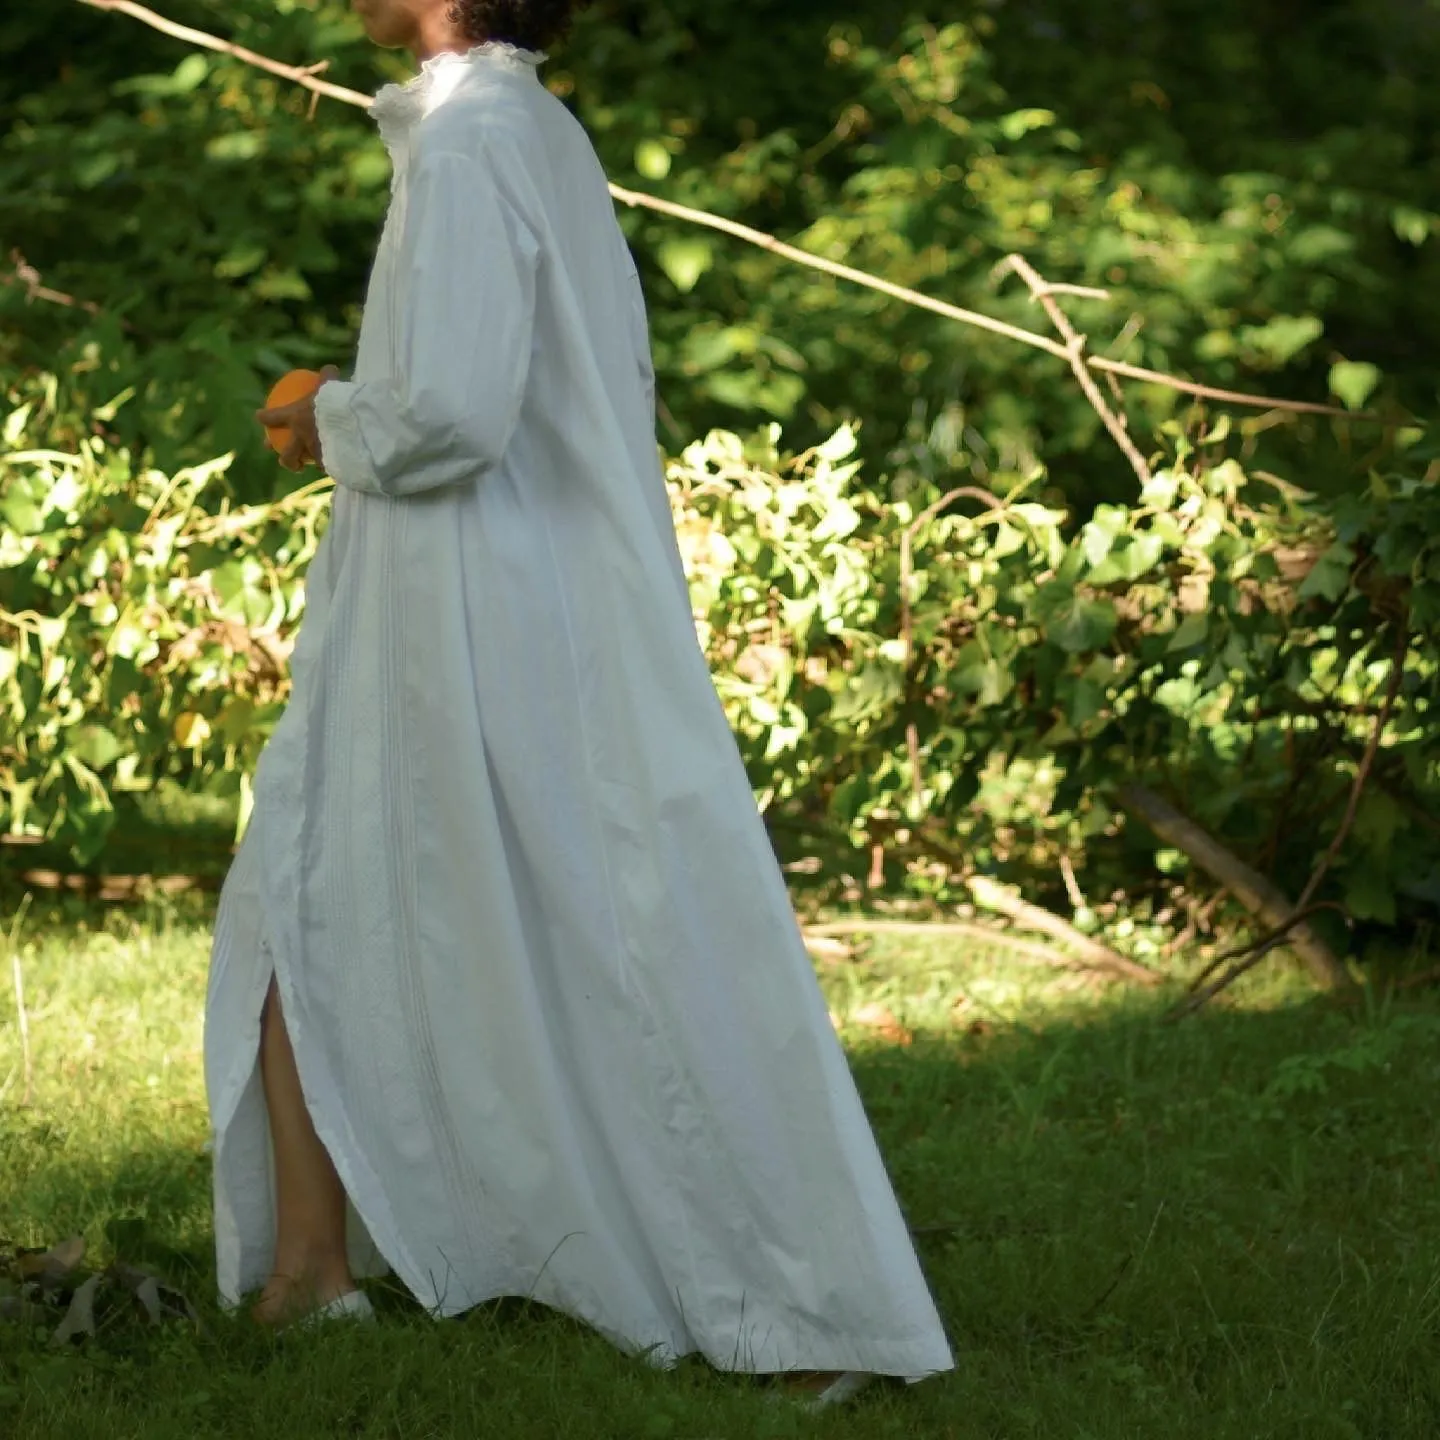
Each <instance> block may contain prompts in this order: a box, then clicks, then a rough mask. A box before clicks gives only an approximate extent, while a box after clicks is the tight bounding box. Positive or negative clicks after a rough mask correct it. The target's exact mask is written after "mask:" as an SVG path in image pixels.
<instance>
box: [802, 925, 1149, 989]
mask: <svg viewBox="0 0 1440 1440" xmlns="http://www.w3.org/2000/svg"><path fill="white" fill-rule="evenodd" d="M803 933H804V934H806V935H814V936H817V937H822V938H824V937H829V936H842V935H944V936H951V937H955V938H958V939H964V940H979V941H982V942H984V943H986V944H989V945H998V946H1000V947H1001V948H1002V949H1004V950H1008V951H1010V952H1011V953H1012V954H1015V955H1017V956H1020V957H1022V958H1023V959H1026V960H1034V961H1036V962H1037V963H1038V964H1041V965H1052V966H1055V967H1056V968H1058V969H1062V970H1093V969H1097V968H1098V969H1104V970H1105V972H1106V973H1107V974H1110V975H1111V976H1112V978H1113V976H1114V972H1113V971H1112V970H1109V969H1108V968H1107V967H1097V966H1095V965H1093V964H1092V963H1091V962H1090V961H1089V960H1087V959H1084V958H1082V957H1080V956H1076V955H1067V954H1065V953H1063V952H1062V951H1059V950H1053V949H1051V947H1050V946H1048V945H1041V944H1040V943H1039V942H1038V941H1035V940H1022V939H1020V938H1019V937H1018V936H1014V935H1006V934H1005V933H1003V932H1002V931H999V930H992V929H989V928H988V927H986V926H984V925H975V924H971V923H970V922H969V921H965V920H866V919H855V920H831V921H826V922H825V923H823V924H818V925H806V926H805V927H804V932H803ZM1145 973H1146V974H1147V975H1150V972H1149V971H1148V970H1147V971H1146V972H1145ZM1151 978H1152V979H1153V978H1154V977H1153V976H1152V977H1151Z"/></svg>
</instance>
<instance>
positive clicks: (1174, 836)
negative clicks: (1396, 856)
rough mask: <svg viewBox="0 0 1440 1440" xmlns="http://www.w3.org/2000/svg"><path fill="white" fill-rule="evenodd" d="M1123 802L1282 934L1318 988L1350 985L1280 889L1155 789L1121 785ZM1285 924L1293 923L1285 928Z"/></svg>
mask: <svg viewBox="0 0 1440 1440" xmlns="http://www.w3.org/2000/svg"><path fill="white" fill-rule="evenodd" d="M1119 800H1120V803H1121V805H1123V806H1124V807H1125V809H1126V810H1128V811H1129V812H1130V813H1131V814H1132V815H1135V816H1137V817H1138V818H1139V819H1141V820H1143V821H1144V822H1145V823H1146V824H1147V825H1148V826H1149V827H1150V828H1151V829H1152V830H1153V831H1154V832H1155V834H1156V835H1158V836H1159V837H1160V839H1161V840H1163V841H1164V842H1165V843H1166V844H1167V845H1173V846H1174V847H1175V849H1177V850H1181V851H1183V852H1184V853H1185V854H1186V855H1187V856H1188V857H1189V858H1190V859H1191V861H1193V862H1194V863H1195V864H1196V865H1198V866H1199V867H1200V869H1202V870H1203V871H1205V873H1206V874H1207V875H1209V876H1210V877H1211V878H1212V879H1215V880H1218V881H1219V882H1220V884H1222V885H1223V886H1224V887H1225V888H1226V889H1227V890H1228V891H1229V892H1230V893H1231V894H1232V895H1234V897H1235V898H1236V899H1237V900H1238V901H1239V902H1240V903H1241V904H1242V905H1243V906H1244V907H1245V908H1246V909H1247V910H1248V911H1249V912H1250V913H1251V914H1252V915H1258V916H1259V917H1260V919H1261V920H1262V921H1263V922H1264V923H1265V925H1266V927H1267V928H1268V929H1270V930H1277V931H1284V932H1285V933H1286V934H1287V935H1288V937H1289V943H1290V945H1291V946H1292V947H1293V948H1294V950H1295V953H1296V954H1297V955H1299V956H1300V958H1301V960H1303V961H1304V963H1305V966H1306V968H1307V969H1308V970H1309V971H1310V974H1311V975H1312V976H1313V977H1314V978H1315V980H1316V981H1317V983H1319V984H1320V985H1323V986H1324V987H1325V988H1326V989H1330V990H1335V989H1341V988H1343V987H1345V986H1346V985H1348V984H1349V983H1350V976H1349V972H1348V971H1347V970H1346V969H1345V966H1344V964H1343V963H1342V962H1341V961H1340V959H1339V957H1338V956H1337V955H1336V954H1335V952H1334V951H1333V950H1331V949H1330V947H1329V946H1328V945H1326V943H1325V942H1324V941H1323V940H1322V939H1321V938H1320V937H1319V936H1318V935H1317V934H1316V933H1315V932H1314V931H1313V930H1312V929H1311V928H1310V927H1309V925H1307V924H1305V923H1303V921H1302V922H1299V923H1294V922H1293V920H1292V917H1294V915H1295V911H1296V909H1297V908H1298V907H1296V906H1294V905H1292V904H1291V903H1290V900H1289V898H1288V897H1287V896H1286V895H1285V893H1284V892H1283V891H1282V890H1281V889H1280V888H1279V886H1277V885H1275V884H1274V883H1273V882H1272V881H1271V880H1269V879H1267V878H1266V877H1265V876H1264V875H1262V874H1261V873H1260V872H1259V871H1258V870H1255V869H1253V868H1252V867H1251V866H1249V865H1247V864H1246V863H1245V862H1244V861H1243V860H1241V859H1240V858H1239V857H1238V856H1237V855H1233V854H1231V852H1230V851H1229V850H1227V849H1226V848H1225V847H1224V846H1223V845H1221V844H1220V842H1219V841H1218V840H1216V839H1215V838H1214V837H1213V836H1211V835H1209V834H1207V833H1206V832H1205V831H1204V830H1202V829H1201V828H1200V826H1198V825H1197V824H1196V823H1195V822H1194V821H1193V820H1191V819H1189V818H1188V817H1187V816H1185V815H1182V814H1181V813H1180V811H1178V810H1177V809H1175V807H1174V806H1173V805H1170V804H1169V803H1168V802H1166V801H1164V800H1162V799H1161V798H1160V797H1159V796H1158V795H1157V794H1155V792H1154V791H1153V790H1149V789H1147V788H1146V787H1145V786H1143V785H1135V784H1129V785H1122V786H1121V787H1120V792H1119ZM1287 922H1291V923H1289V924H1288V925H1287Z"/></svg>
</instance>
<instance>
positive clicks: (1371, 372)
mask: <svg viewBox="0 0 1440 1440" xmlns="http://www.w3.org/2000/svg"><path fill="white" fill-rule="evenodd" d="M1380 378H1381V377H1380V367H1379V366H1378V365H1371V364H1369V363H1368V362H1366V361H1363V360H1342V361H1340V363H1339V364H1337V365H1332V366H1331V367H1330V389H1331V392H1332V393H1333V394H1335V395H1338V396H1339V397H1340V400H1341V402H1342V403H1343V404H1344V406H1345V408H1346V409H1347V410H1363V409H1364V408H1365V402H1366V401H1367V400H1369V398H1370V397H1371V396H1372V395H1373V394H1374V393H1375V389H1376V387H1377V386H1378V385H1379V384H1380Z"/></svg>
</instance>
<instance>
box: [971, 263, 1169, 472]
mask: <svg viewBox="0 0 1440 1440" xmlns="http://www.w3.org/2000/svg"><path fill="white" fill-rule="evenodd" d="M995 268H996V274H997V275H1005V274H1007V273H1008V272H1009V271H1011V270H1013V271H1014V272H1015V273H1016V274H1017V275H1018V276H1019V277H1020V278H1021V279H1022V280H1023V281H1024V282H1025V283H1026V285H1028V286H1029V287H1030V295H1031V297H1032V298H1033V299H1035V300H1038V301H1039V302H1040V304H1041V305H1042V306H1044V308H1045V313H1046V314H1047V315H1048V316H1049V317H1050V323H1051V324H1052V325H1054V327H1055V329H1056V330H1057V331H1059V333H1060V338H1061V339H1062V340H1063V341H1064V342H1065V356H1066V358H1067V359H1068V360H1069V361H1070V368H1071V369H1072V370H1073V371H1074V372H1075V378H1076V380H1078V381H1079V382H1080V388H1081V390H1083V391H1084V392H1085V398H1086V399H1087V400H1088V401H1089V402H1090V405H1091V408H1092V409H1093V410H1094V411H1095V413H1096V414H1097V415H1098V416H1099V417H1100V419H1101V420H1102V421H1103V422H1104V425H1105V428H1106V429H1107V430H1108V431H1109V432H1110V438H1111V439H1112V440H1114V442H1115V443H1116V444H1117V445H1118V446H1119V447H1120V450H1121V453H1122V454H1123V455H1124V456H1125V458H1126V459H1127V460H1128V461H1129V462H1130V467H1131V469H1132V470H1134V471H1135V475H1136V478H1137V479H1138V480H1139V481H1140V484H1141V485H1142V486H1145V485H1148V484H1149V483H1150V480H1151V478H1152V477H1151V474H1150V466H1149V464H1148V462H1147V461H1146V459H1145V457H1144V456H1143V455H1142V454H1141V453H1140V451H1139V450H1138V449H1137V448H1136V445H1135V442H1134V441H1133V440H1132V439H1131V438H1130V432H1129V430H1128V429H1127V427H1126V424H1125V421H1124V420H1123V419H1122V418H1121V416H1120V415H1119V414H1117V413H1116V411H1114V410H1112V409H1111V408H1110V406H1109V405H1108V404H1107V403H1106V401H1105V397H1104V396H1103V395H1102V394H1101V393H1100V387H1099V385H1097V384H1096V383H1095V377H1094V375H1092V374H1091V373H1090V367H1089V365H1088V363H1087V359H1086V353H1085V346H1086V340H1085V337H1084V336H1083V335H1081V334H1080V333H1079V332H1078V331H1077V330H1076V329H1075V327H1074V326H1073V325H1072V324H1071V323H1070V317H1069V316H1068V315H1067V314H1066V313H1065V311H1064V310H1063V309H1062V308H1061V306H1060V302H1059V301H1058V300H1056V299H1055V295H1056V294H1057V292H1058V289H1059V287H1057V286H1054V285H1050V284H1048V283H1047V282H1046V281H1045V280H1044V279H1043V278H1042V277H1041V276H1040V275H1039V274H1038V273H1037V272H1036V270H1035V267H1034V266H1033V265H1031V264H1030V262H1029V261H1028V260H1027V259H1025V257H1024V256H1023V255H1007V256H1006V257H1005V259H1004V260H1002V261H1001V262H1000V264H999V265H997V266H996V267H995ZM1066 293H1069V294H1074V293H1077V292H1075V291H1073V290H1071V291H1067V292H1066ZM1095 293H1097V294H1101V295H1103V294H1104V292H1103V291H1098V292H1095Z"/></svg>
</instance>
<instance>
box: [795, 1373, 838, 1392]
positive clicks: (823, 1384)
mask: <svg viewBox="0 0 1440 1440" xmlns="http://www.w3.org/2000/svg"><path fill="white" fill-rule="evenodd" d="M842 1374H844V1371H841V1370H790V1371H787V1372H786V1373H785V1374H784V1375H782V1376H781V1377H780V1379H781V1383H782V1384H783V1385H784V1386H785V1388H786V1389H787V1390H789V1391H792V1392H793V1393H794V1394H796V1395H819V1394H820V1393H821V1391H824V1390H828V1389H829V1388H830V1387H831V1386H832V1385H833V1384H834V1383H835V1382H836V1381H837V1380H838V1379H839V1378H840V1376H841V1375H842Z"/></svg>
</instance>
